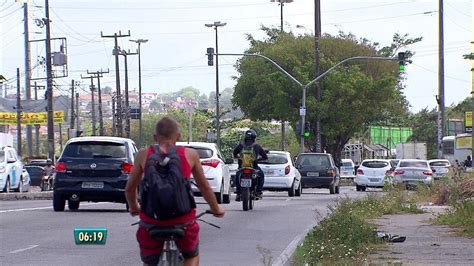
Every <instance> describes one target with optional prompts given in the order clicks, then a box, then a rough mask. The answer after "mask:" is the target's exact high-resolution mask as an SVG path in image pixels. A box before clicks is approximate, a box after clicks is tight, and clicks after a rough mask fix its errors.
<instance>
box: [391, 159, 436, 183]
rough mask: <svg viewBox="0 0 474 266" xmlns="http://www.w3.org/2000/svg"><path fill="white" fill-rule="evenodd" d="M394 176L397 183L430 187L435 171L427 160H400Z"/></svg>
mask: <svg viewBox="0 0 474 266" xmlns="http://www.w3.org/2000/svg"><path fill="white" fill-rule="evenodd" d="M393 176H394V181H395V182H396V183H404V184H415V185H416V184H418V183H424V184H425V185H429V184H431V183H432V182H433V171H432V170H431V168H430V166H429V164H428V161H426V160H410V159H403V160H400V162H399V163H398V165H397V168H396V169H395V172H394V173H393Z"/></svg>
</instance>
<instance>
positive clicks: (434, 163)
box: [428, 159, 451, 179]
mask: <svg viewBox="0 0 474 266" xmlns="http://www.w3.org/2000/svg"><path fill="white" fill-rule="evenodd" d="M428 163H429V164H430V167H431V170H432V171H433V178H434V179H438V178H441V177H447V176H448V174H449V168H450V167H451V163H450V162H449V160H446V159H435V160H429V161H428Z"/></svg>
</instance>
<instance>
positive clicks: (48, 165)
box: [44, 159, 54, 176]
mask: <svg viewBox="0 0 474 266" xmlns="http://www.w3.org/2000/svg"><path fill="white" fill-rule="evenodd" d="M53 173H54V166H53V161H51V159H47V160H46V166H45V167H44V175H47V176H51V175H52V174H53Z"/></svg>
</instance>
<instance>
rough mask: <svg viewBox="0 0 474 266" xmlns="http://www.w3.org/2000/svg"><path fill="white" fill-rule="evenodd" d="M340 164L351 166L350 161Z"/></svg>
mask: <svg viewBox="0 0 474 266" xmlns="http://www.w3.org/2000/svg"><path fill="white" fill-rule="evenodd" d="M342 166H346V167H352V163H351V162H342Z"/></svg>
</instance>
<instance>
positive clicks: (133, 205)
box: [125, 149, 147, 216]
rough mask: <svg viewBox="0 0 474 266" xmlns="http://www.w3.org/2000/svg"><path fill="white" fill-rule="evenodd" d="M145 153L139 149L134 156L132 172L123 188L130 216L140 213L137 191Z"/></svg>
mask: <svg viewBox="0 0 474 266" xmlns="http://www.w3.org/2000/svg"><path fill="white" fill-rule="evenodd" d="M146 152H147V151H146V150H145V149H141V150H140V151H139V152H138V153H137V155H136V156H135V161H134V163H135V165H134V166H133V168H132V172H131V173H130V176H129V178H128V181H127V186H126V187H125V196H126V197H127V202H128V208H129V212H130V214H131V215H132V216H134V215H138V214H139V213H140V205H139V204H138V200H137V190H138V185H139V184H140V181H141V179H142V176H143V172H144V169H145V167H144V164H145V159H146Z"/></svg>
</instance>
